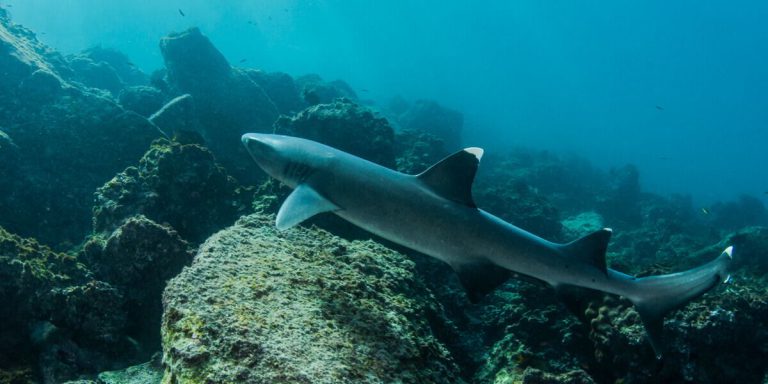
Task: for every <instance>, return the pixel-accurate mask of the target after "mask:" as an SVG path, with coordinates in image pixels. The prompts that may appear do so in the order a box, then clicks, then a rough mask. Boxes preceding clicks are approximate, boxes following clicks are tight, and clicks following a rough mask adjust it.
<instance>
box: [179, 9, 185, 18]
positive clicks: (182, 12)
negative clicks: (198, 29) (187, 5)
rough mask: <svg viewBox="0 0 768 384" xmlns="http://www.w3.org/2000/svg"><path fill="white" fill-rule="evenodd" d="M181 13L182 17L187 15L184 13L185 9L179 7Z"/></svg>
mask: <svg viewBox="0 0 768 384" xmlns="http://www.w3.org/2000/svg"><path fill="white" fill-rule="evenodd" d="M179 15H181V17H184V16H186V15H185V14H184V11H182V10H181V8H179Z"/></svg>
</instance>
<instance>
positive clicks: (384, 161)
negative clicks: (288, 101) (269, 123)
mask: <svg viewBox="0 0 768 384" xmlns="http://www.w3.org/2000/svg"><path fill="white" fill-rule="evenodd" d="M275 131H276V132H277V133H282V134H287V135H292V136H298V137H303V138H306V139H310V140H314V141H318V142H321V143H323V144H327V145H330V146H332V147H334V148H337V149H340V150H342V151H345V152H349V153H351V154H353V155H356V156H359V157H362V158H364V159H367V160H370V161H373V162H374V163H378V164H381V165H383V166H385V167H389V168H395V154H394V148H393V142H394V138H395V137H394V131H393V130H392V127H390V126H389V123H388V122H387V119H385V118H383V117H380V116H377V115H376V114H375V113H374V112H373V111H371V110H370V109H368V108H366V107H362V106H359V105H357V104H355V103H354V102H352V101H350V100H346V99H340V100H336V101H335V102H333V103H331V104H320V105H315V106H312V107H309V108H307V109H305V110H303V111H301V112H300V113H299V114H297V115H296V116H294V117H290V118H289V117H282V118H280V119H279V120H278V121H277V122H276V123H275Z"/></svg>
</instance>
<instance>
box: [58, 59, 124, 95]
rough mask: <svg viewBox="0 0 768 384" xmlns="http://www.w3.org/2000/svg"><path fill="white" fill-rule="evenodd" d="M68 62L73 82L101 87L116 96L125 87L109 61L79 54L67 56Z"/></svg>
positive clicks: (91, 86)
mask: <svg viewBox="0 0 768 384" xmlns="http://www.w3.org/2000/svg"><path fill="white" fill-rule="evenodd" d="M68 63H69V67H70V68H72V70H73V71H74V73H75V76H74V77H73V78H72V79H71V81H73V82H77V83H80V84H82V85H83V86H85V87H90V88H98V89H103V90H105V91H108V92H109V93H110V95H112V96H117V95H118V94H119V93H120V90H121V89H123V87H125V84H123V81H122V80H121V79H120V76H119V75H118V74H117V71H115V69H114V68H112V66H111V65H109V63H105V62H96V61H93V60H91V59H90V58H88V57H80V56H75V57H71V58H68Z"/></svg>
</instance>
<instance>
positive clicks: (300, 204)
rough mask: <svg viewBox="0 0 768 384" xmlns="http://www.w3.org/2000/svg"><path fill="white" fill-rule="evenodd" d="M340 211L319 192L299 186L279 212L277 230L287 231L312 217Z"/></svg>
mask: <svg viewBox="0 0 768 384" xmlns="http://www.w3.org/2000/svg"><path fill="white" fill-rule="evenodd" d="M336 210H339V207H338V206H337V205H336V204H334V203H332V202H330V201H328V199H326V198H324V197H322V196H320V194H319V193H317V191H315V190H314V189H312V187H310V186H309V185H307V184H299V186H297V187H296V189H294V190H293V192H291V194H290V195H288V198H287V199H285V202H283V205H282V206H281V207H280V211H278V212H277V221H276V225H277V229H279V230H281V231H282V230H285V229H288V228H291V227H293V226H295V225H296V224H299V223H301V222H302V221H304V220H306V219H309V218H310V217H312V216H314V215H317V214H318V213H323V212H333V211H336Z"/></svg>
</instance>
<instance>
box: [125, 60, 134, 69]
mask: <svg viewBox="0 0 768 384" xmlns="http://www.w3.org/2000/svg"><path fill="white" fill-rule="evenodd" d="M126 64H128V66H129V67H131V68H136V64H134V63H131V62H130V61H128V62H126Z"/></svg>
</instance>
